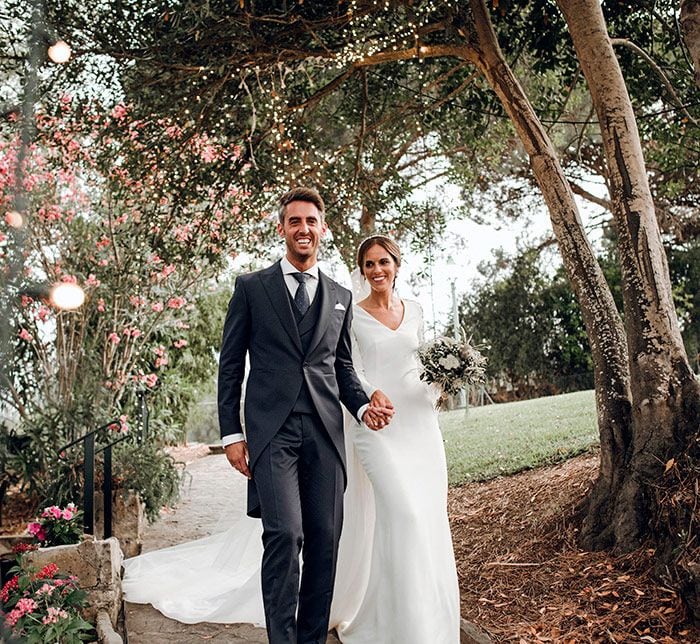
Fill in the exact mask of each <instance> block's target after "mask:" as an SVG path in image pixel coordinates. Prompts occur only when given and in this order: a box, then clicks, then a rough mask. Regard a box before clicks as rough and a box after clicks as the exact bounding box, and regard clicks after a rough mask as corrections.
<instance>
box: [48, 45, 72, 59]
mask: <svg viewBox="0 0 700 644" xmlns="http://www.w3.org/2000/svg"><path fill="white" fill-rule="evenodd" d="M48 53H49V58H50V59H51V60H52V61H53V62H54V63H59V64H60V63H67V62H68V61H69V60H70V55H71V53H72V52H71V48H70V45H69V44H68V43H67V42H66V41H65V40H57V41H56V42H55V43H54V44H53V45H51V47H49V52H48Z"/></svg>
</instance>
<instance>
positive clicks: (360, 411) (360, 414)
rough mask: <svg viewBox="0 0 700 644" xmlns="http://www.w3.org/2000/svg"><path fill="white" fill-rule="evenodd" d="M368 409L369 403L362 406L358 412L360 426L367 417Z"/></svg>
mask: <svg viewBox="0 0 700 644" xmlns="http://www.w3.org/2000/svg"><path fill="white" fill-rule="evenodd" d="M368 408H369V403H366V404H364V405H362V407H360V408H359V409H358V410H357V422H359V423H360V424H361V423H362V417H363V416H364V415H365V412H366V411H367V409H368Z"/></svg>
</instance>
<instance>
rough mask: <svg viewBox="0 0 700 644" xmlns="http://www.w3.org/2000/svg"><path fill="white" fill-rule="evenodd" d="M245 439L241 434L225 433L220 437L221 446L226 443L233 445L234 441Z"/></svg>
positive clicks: (238, 441) (224, 445)
mask: <svg viewBox="0 0 700 644" xmlns="http://www.w3.org/2000/svg"><path fill="white" fill-rule="evenodd" d="M244 440H245V436H244V435H243V434H227V435H226V436H223V437H222V438H221V446H222V447H226V446H227V445H233V444H234V443H240V442H241V441H244Z"/></svg>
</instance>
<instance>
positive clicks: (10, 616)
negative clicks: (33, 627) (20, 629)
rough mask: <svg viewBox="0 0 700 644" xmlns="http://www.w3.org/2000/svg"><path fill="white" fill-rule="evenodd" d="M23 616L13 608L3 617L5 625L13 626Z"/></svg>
mask: <svg viewBox="0 0 700 644" xmlns="http://www.w3.org/2000/svg"><path fill="white" fill-rule="evenodd" d="M23 615H24V613H23V612H22V611H20V610H18V609H17V608H15V609H13V610H11V611H10V612H9V613H7V615H5V623H6V624H7V625H8V626H14V625H15V624H16V623H17V622H18V621H19V618H20V617H22V616H23Z"/></svg>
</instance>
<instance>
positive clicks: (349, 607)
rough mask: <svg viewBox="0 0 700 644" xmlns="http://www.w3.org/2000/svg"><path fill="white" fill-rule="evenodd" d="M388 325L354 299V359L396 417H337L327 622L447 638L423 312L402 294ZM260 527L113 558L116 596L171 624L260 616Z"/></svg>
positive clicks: (449, 560)
mask: <svg viewBox="0 0 700 644" xmlns="http://www.w3.org/2000/svg"><path fill="white" fill-rule="evenodd" d="M403 302H404V317H403V320H402V321H401V324H400V325H399V327H398V328H397V329H396V330H392V329H390V328H388V327H386V326H385V325H383V324H382V323H381V322H379V321H378V320H376V319H375V318H374V317H372V316H371V315H370V314H369V313H367V312H366V311H365V310H364V309H362V308H360V307H358V306H354V307H353V308H354V316H353V325H352V333H353V345H354V346H353V349H354V360H355V367H356V370H357V372H358V375H359V376H360V379H361V380H362V381H363V385H364V386H365V388H366V390H367V392H368V394H370V393H372V391H374V389H376V388H378V389H381V390H382V391H383V392H384V393H385V394H386V395H387V396H388V397H389V399H390V400H391V401H392V403H393V404H394V408H395V410H396V414H395V416H394V418H393V419H392V421H391V423H390V425H389V426H388V427H386V428H385V429H383V430H381V431H378V432H373V431H371V430H369V429H367V428H366V427H364V426H360V425H358V424H357V423H356V422H354V421H352V420H351V419H350V418H349V416H346V421H347V422H346V432H345V443H346V451H347V467H348V488H347V490H346V493H345V512H344V514H345V521H344V524H343V533H342V536H341V540H340V549H339V555H338V572H337V578H336V585H335V592H334V597H333V606H332V609H331V624H330V625H331V628H336V629H337V631H338V635H339V638H340V640H341V641H342V642H343V644H427V643H430V644H457V643H458V642H459V637H460V636H459V588H458V584H457V573H456V568H455V560H454V554H453V549H452V539H451V536H450V529H449V523H448V518H447V508H446V501H447V467H446V464H445V451H444V448H443V443H442V436H441V434H440V429H439V427H438V422H437V413H436V412H435V410H434V406H433V405H434V401H435V396H434V395H432V392H431V390H430V389H429V388H428V387H427V386H426V385H425V383H423V382H422V381H421V380H420V378H419V365H418V362H417V358H416V349H417V348H418V346H419V344H420V342H421V341H422V329H423V319H422V312H421V309H420V306H419V305H418V304H417V303H416V302H412V301H410V300H404V301H403ZM261 534H262V527H261V525H260V522H259V521H258V520H254V519H250V518H248V517H245V516H241V517H240V519H238V520H237V521H236V523H235V525H233V526H232V527H231V528H229V529H228V530H226V531H224V532H220V533H218V534H215V535H213V536H211V537H207V538H205V539H200V540H198V541H194V542H189V543H184V544H180V545H177V546H173V547H172V548H166V549H163V550H157V551H154V552H150V553H147V554H145V555H141V556H139V557H134V558H132V559H127V560H126V561H125V562H124V568H125V576H124V581H123V590H124V594H125V598H126V600H127V601H130V602H135V603H150V604H153V605H154V606H155V607H156V608H158V609H159V610H160V611H161V612H162V613H163V614H165V615H167V616H168V617H171V618H173V619H176V620H178V621H181V622H186V623H194V622H200V621H209V622H219V623H241V622H242V623H255V624H264V612H263V605H262V593H261V590H260V561H261V557H262V544H261Z"/></svg>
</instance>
